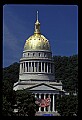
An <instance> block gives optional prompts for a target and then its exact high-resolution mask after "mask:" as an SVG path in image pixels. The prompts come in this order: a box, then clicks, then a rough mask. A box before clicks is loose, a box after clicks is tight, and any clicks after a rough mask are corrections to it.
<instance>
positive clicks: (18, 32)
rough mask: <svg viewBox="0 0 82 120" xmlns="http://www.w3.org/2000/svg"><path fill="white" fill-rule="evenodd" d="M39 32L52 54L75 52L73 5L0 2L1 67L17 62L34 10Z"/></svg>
mask: <svg viewBox="0 0 82 120" xmlns="http://www.w3.org/2000/svg"><path fill="white" fill-rule="evenodd" d="M37 10H38V11H39V22H40V24H41V26H40V29H41V33H42V34H43V35H44V36H45V37H46V38H47V39H48V40H49V42H50V45H51V50H52V55H60V56H72V55H74V54H78V6H77V5H32V4H31V5H26V4H25V5H24V4H17V5H16V4H9V5H8V4H7V5H4V6H3V67H7V66H9V65H11V64H12V63H14V62H19V60H20V58H21V57H22V52H23V48H24V44H25V41H26V39H28V37H30V36H31V35H33V33H34V24H35V21H36V11H37Z"/></svg>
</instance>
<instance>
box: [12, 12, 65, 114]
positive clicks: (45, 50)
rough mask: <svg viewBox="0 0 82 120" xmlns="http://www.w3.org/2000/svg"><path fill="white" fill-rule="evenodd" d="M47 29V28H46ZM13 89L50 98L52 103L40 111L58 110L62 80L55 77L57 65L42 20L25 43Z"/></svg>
mask: <svg viewBox="0 0 82 120" xmlns="http://www.w3.org/2000/svg"><path fill="white" fill-rule="evenodd" d="M46 30H47V29H46ZM13 89H14V90H15V91H16V90H22V89H27V90H30V91H31V92H32V93H33V94H35V97H36V98H39V99H43V100H45V99H47V98H50V104H49V105H45V106H42V105H41V104H40V106H39V107H38V111H37V112H38V113H41V112H43V113H45V112H53V113H57V110H56V100H55V98H56V95H57V94H61V93H62V92H63V91H64V90H62V83H61V81H59V82H57V80H56V79H55V66H54V61H53V59H52V51H51V46H50V43H49V40H48V39H47V38H46V37H45V36H43V35H42V33H41V31H40V22H39V20H38V11H37V19H36V22H35V29H34V34H33V35H32V36H30V37H29V38H28V39H27V40H26V42H25V45H24V50H23V54H22V57H21V59H20V71H19V80H18V82H16V83H14V87H13Z"/></svg>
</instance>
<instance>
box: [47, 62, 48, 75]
mask: <svg viewBox="0 0 82 120" xmlns="http://www.w3.org/2000/svg"><path fill="white" fill-rule="evenodd" d="M47 73H48V62H47Z"/></svg>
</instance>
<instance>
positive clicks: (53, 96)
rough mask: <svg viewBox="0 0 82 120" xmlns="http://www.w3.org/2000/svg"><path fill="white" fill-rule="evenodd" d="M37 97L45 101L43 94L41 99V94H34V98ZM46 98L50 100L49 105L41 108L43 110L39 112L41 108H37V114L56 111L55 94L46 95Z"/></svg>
mask: <svg viewBox="0 0 82 120" xmlns="http://www.w3.org/2000/svg"><path fill="white" fill-rule="evenodd" d="M37 95H38V98H39V99H46V94H45V93H44V94H43V96H44V97H43V98H42V94H41V93H39V94H35V98H37ZM51 95H52V97H51ZM48 97H49V98H50V105H49V106H48V107H43V110H41V108H42V107H39V110H38V112H41V111H43V112H46V111H47V112H51V111H52V112H55V111H56V108H55V94H48ZM48 97H47V98H48Z"/></svg>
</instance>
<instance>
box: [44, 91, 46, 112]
mask: <svg viewBox="0 0 82 120" xmlns="http://www.w3.org/2000/svg"><path fill="white" fill-rule="evenodd" d="M44 99H46V94H45V93H44ZM45 111H46V107H44V112H45Z"/></svg>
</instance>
